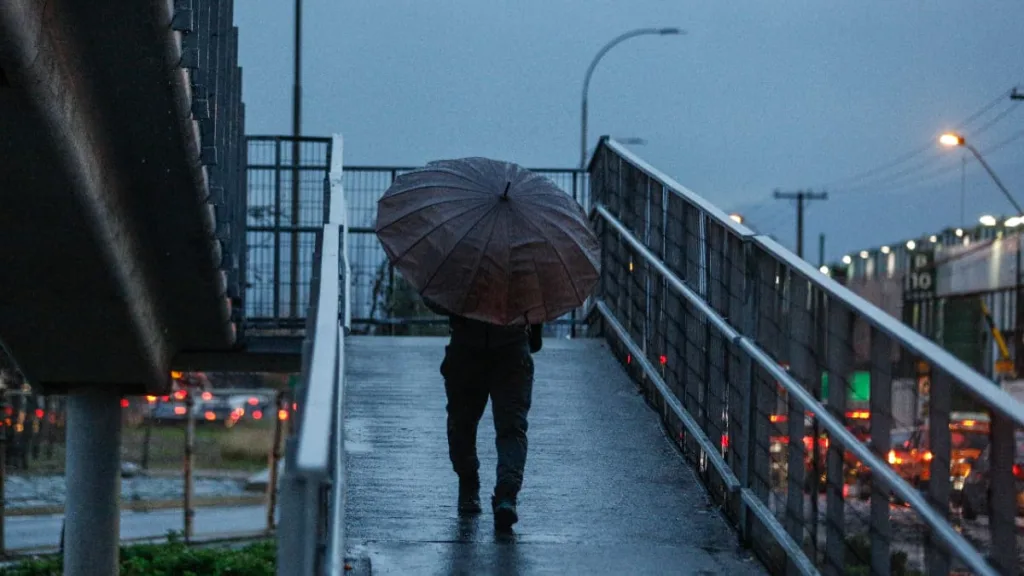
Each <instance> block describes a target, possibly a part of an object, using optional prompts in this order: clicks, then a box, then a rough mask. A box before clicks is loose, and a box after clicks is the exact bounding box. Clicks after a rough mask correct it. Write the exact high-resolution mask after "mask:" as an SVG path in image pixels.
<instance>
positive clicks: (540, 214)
mask: <svg viewBox="0 0 1024 576" xmlns="http://www.w3.org/2000/svg"><path fill="white" fill-rule="evenodd" d="M538 212H539V217H540V218H543V219H544V220H547V221H548V222H549V223H551V224H553V225H555V226H556V228H558V229H561V228H562V227H561V226H559V225H558V223H557V222H555V221H554V220H552V219H551V218H548V217H547V215H546V214H545V213H544V212H543V211H538ZM561 214H565V213H564V212H561ZM575 222H576V223H577V224H579V225H580V226H582V227H583V228H584V229H586V230H589V228H587V225H586V224H585V223H583V222H580V221H578V220H576V221H575ZM566 236H567V237H568V238H570V239H571V240H572V243H573V244H575V245H576V246H577V247H578V248H580V252H582V253H583V254H584V256H586V254H587V250H585V249H583V247H582V246H580V243H579V242H577V241H576V239H575V238H573V236H572V235H571V234H566ZM545 238H547V237H546V236H545ZM587 260H590V258H589V257H587ZM576 296H577V297H578V296H579V294H578V293H577V294H576Z"/></svg>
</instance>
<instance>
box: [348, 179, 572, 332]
mask: <svg viewBox="0 0 1024 576" xmlns="http://www.w3.org/2000/svg"><path fill="white" fill-rule="evenodd" d="M415 169H416V168H415V167H408V166H405V167H400V166H351V167H346V168H345V173H344V183H345V192H346V195H347V198H348V204H349V209H348V217H349V222H350V223H351V228H350V229H349V241H350V242H351V248H350V250H351V257H352V315H353V318H352V324H353V329H354V330H357V331H359V332H362V333H370V334H389V335H390V334H446V333H447V328H446V325H447V321H446V320H445V319H444V318H441V317H440V316H437V315H436V314H434V313H433V312H431V311H430V310H428V309H427V308H426V307H425V306H423V305H422V303H421V302H420V301H419V297H418V296H417V295H416V293H415V291H414V290H412V289H411V288H410V287H409V286H408V285H407V284H406V283H405V282H404V281H403V280H402V279H401V277H400V275H396V274H395V270H394V268H392V267H391V265H390V263H389V262H388V260H387V256H386V255H385V254H384V250H383V248H381V245H380V242H379V241H378V240H377V237H376V234H375V226H376V220H377V201H378V200H380V198H381V196H383V195H384V192H385V191H386V190H387V189H388V187H390V186H391V183H392V182H394V180H395V178H396V177H397V176H398V175H400V174H403V173H405V172H408V171H410V170H415ZM534 172H538V173H540V174H543V175H545V176H547V177H548V178H550V179H551V180H552V181H553V182H555V184H557V185H558V186H559V187H560V188H562V189H563V190H565V192H566V193H567V194H571V195H572V197H573V199H575V200H576V201H578V202H580V204H581V205H583V206H584V207H587V206H589V202H590V199H589V186H588V185H587V184H588V182H587V180H588V178H587V174H586V173H585V172H584V171H582V170H576V169H560V168H538V169H534ZM581 328H583V326H582V320H581V316H580V314H579V311H573V312H571V313H569V314H566V315H565V316H564V317H563V318H561V319H559V320H558V321H556V322H553V323H550V324H549V325H547V326H546V328H545V332H546V335H548V336H566V335H571V336H577V335H580V334H581V332H580V331H579V330H580V329H581Z"/></svg>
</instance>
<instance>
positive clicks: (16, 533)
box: [4, 506, 266, 551]
mask: <svg viewBox="0 0 1024 576" xmlns="http://www.w3.org/2000/svg"><path fill="white" fill-rule="evenodd" d="M63 519H64V515H63V514H54V515H49V516H12V517H8V518H6V519H5V521H4V523H5V525H6V526H5V528H6V530H5V532H6V540H7V542H6V549H7V550H8V551H18V550H27V549H35V548H56V547H57V546H59V545H60V529H61V523H62V521H63ZM183 523H184V520H183V512H182V510H181V509H180V508H177V509H167V510H154V511H152V512H135V511H131V510H126V511H123V512H121V539H122V540H129V539H142V538H155V537H163V536H166V535H167V532H169V531H172V530H174V531H178V532H180V531H181V530H182V526H183ZM265 525H266V508H264V507H263V506H237V507H224V508H215V507H211V508H197V509H196V515H195V524H194V526H195V536H196V537H197V538H209V537H212V536H218V535H225V536H230V535H231V533H243V532H255V531H257V530H260V529H262V528H263V527H264V526H265Z"/></svg>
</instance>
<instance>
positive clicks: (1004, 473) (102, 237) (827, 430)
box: [0, 0, 1024, 575]
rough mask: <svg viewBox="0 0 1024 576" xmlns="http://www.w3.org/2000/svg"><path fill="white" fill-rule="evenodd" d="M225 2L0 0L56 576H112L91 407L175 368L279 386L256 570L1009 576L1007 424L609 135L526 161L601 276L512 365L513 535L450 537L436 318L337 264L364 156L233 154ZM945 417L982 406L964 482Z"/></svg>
mask: <svg viewBox="0 0 1024 576" xmlns="http://www.w3.org/2000/svg"><path fill="white" fill-rule="evenodd" d="M231 9H232V2H231V0H191V1H188V0H180V1H176V2H173V3H169V2H155V1H152V0H145V1H142V2H139V3H136V4H135V5H133V7H132V8H131V9H125V8H124V6H123V3H117V2H113V1H111V0H97V1H96V2H91V3H88V4H82V3H75V2H71V1H69V0H51V1H50V2H46V3H39V2H32V1H30V0H10V1H8V2H5V3H3V4H2V5H0V31H2V32H3V34H2V38H3V40H2V41H0V106H2V108H0V112H2V114H0V130H3V134H4V135H5V136H7V137H6V138H4V139H3V140H2V141H0V146H2V147H3V148H2V150H0V152H2V153H0V176H2V177H3V181H4V183H5V184H6V185H5V186H4V187H3V188H2V189H0V194H2V195H3V199H4V200H5V208H6V209H5V210H4V211H3V212H2V214H3V215H2V216H0V240H2V241H3V244H2V246H4V248H3V249H2V250H0V279H2V281H3V286H4V289H5V294H6V295H8V297H7V298H4V299H3V300H2V301H0V338H2V340H3V343H4V346H5V348H6V349H7V350H8V352H9V353H10V355H11V356H12V357H13V358H14V360H15V361H16V362H17V365H18V367H19V368H20V369H21V370H22V371H23V372H24V373H25V374H26V375H27V376H28V377H29V378H30V379H31V380H32V381H33V382H35V383H37V384H40V385H42V386H43V387H44V389H45V390H46V391H47V392H48V393H64V392H67V393H68V394H69V397H70V398H71V401H70V402H69V415H68V418H69V426H70V427H71V428H72V429H73V431H74V432H73V433H72V434H71V435H69V442H68V475H69V477H72V478H75V481H74V482H71V483H70V486H69V492H68V497H67V514H68V515H67V519H68V531H67V535H66V539H65V541H66V542H67V544H68V545H67V548H66V549H65V558H66V559H67V564H66V573H68V574H95V573H112V572H113V571H114V568H113V563H114V562H116V558H117V549H116V534H117V525H118V517H117V512H116V511H117V482H116V478H117V472H116V471H117V461H118V458H119V454H118V450H117V449H116V447H117V446H118V442H119V428H118V426H117V424H116V423H117V422H118V421H119V418H118V414H117V402H116V400H117V398H118V397H119V396H120V395H122V394H140V393H144V392H160V391H163V390H164V389H166V386H167V384H168V380H169V378H168V372H169V370H170V369H172V368H174V369H185V370H192V369H200V368H201V369H208V370H216V369H221V370H239V369H247V370H288V369H291V368H301V371H302V386H301V388H300V390H299V397H298V398H297V405H298V411H297V418H296V421H295V425H294V426H293V427H292V430H293V432H294V434H293V435H292V436H291V437H290V438H289V439H288V440H287V450H286V464H285V473H284V476H283V479H282V485H281V489H280V491H281V494H280V505H279V514H280V518H281V523H280V529H279V530H278V536H277V537H278V544H279V558H280V559H281V561H280V562H279V565H278V571H279V573H280V574H303V575H306V574H321V573H328V574H340V573H342V572H343V571H345V568H346V564H347V565H348V567H349V568H351V569H353V570H364V569H372V570H374V571H376V572H379V573H388V572H393V573H416V572H431V573H433V572H441V573H448V572H456V573H458V572H460V571H462V572H469V573H481V572H482V573H486V572H488V571H489V570H491V571H493V570H494V569H495V567H497V566H505V567H509V569H515V570H516V571H519V572H521V573H540V572H545V571H559V572H571V571H586V572H596V573H600V572H607V571H620V572H633V573H660V572H664V566H665V564H666V563H668V564H669V565H671V566H673V567H675V568H678V569H679V570H681V571H686V570H689V571H693V572H702V573H722V572H737V571H738V572H744V573H746V572H749V573H763V572H771V573H780V574H781V573H801V574H815V573H819V572H822V573H830V574H835V573H847V572H852V573H862V572H868V573H872V574H890V573H912V572H913V571H918V572H924V573H929V574H946V573H950V572H951V571H954V572H970V573H976V574H997V573H1003V574H1010V573H1015V572H1016V571H1017V570H1018V566H1019V565H1020V557H1019V553H1020V550H1021V542H1019V527H1018V526H1017V520H1016V514H1015V512H1016V510H1017V507H1018V502H1019V501H1018V492H1017V489H1016V487H1015V479H1014V474H1015V473H1019V471H1018V472H1015V470H1014V466H1013V464H1014V459H1015V450H1016V446H1015V434H1019V432H1020V430H1021V428H1022V427H1024V407H1022V406H1021V405H1020V404H1019V403H1017V402H1015V401H1013V400H1012V399H1010V398H1009V397H1008V395H1007V394H1006V393H1005V392H1004V391H1002V390H1001V389H1000V388H999V387H998V386H996V385H994V384H993V383H992V382H991V381H990V380H987V379H986V378H984V377H983V376H982V375H980V374H978V373H977V372H975V371H973V370H972V369H970V368H969V367H967V366H965V365H964V364H963V363H961V362H959V361H957V360H956V359H955V358H954V357H953V356H951V355H950V354H949V353H948V352H946V351H944V350H942V349H940V348H939V347H938V346H936V345H935V344H934V343H932V342H930V341H929V340H927V339H925V338H924V337H922V336H920V335H919V334H916V333H915V332H914V331H913V330H911V329H910V328H908V327H907V326H904V325H903V324H901V323H899V322H898V321H896V320H895V319H893V318H891V317H890V316H888V315H886V314H885V313H884V312H883V311H881V310H880V309H878V308H876V307H874V306H872V305H871V304H869V303H868V302H866V301H864V300H863V299H861V298H859V297H857V296H856V295H854V294H852V293H851V292H850V291H848V290H846V289H845V288H843V287H842V286H840V285H838V284H837V283H835V282H834V281H832V280H831V279H830V278H828V277H827V276H825V275H823V274H821V273H820V272H819V271H818V270H817V269H815V268H813V267H811V266H809V265H807V264H806V263H805V262H803V261H801V260H799V259H798V258H796V257H795V256H794V255H793V254H791V253H790V252H788V251H787V250H785V249H784V248H782V247H781V246H779V245H778V244H777V243H775V242H774V241H772V240H771V239H769V238H765V237H762V236H758V235H756V234H754V233H753V232H752V231H750V230H749V229H747V228H745V227H743V226H742V225H739V224H737V223H735V222H733V221H732V220H731V219H729V218H728V216H727V215H726V214H725V213H723V212H722V211H721V210H719V209H718V208H717V207H715V206H714V205H712V204H711V203H709V202H708V201H707V200H705V199H703V198H702V197H701V196H699V195H698V194H696V193H694V192H693V191H691V190H688V189H686V188H685V187H684V186H682V185H681V184H679V183H678V182H676V181H674V180H673V179H671V178H669V177H667V176H666V175H664V174H663V173H661V172H659V171H658V170H657V169H656V168H654V167H652V166H650V165H649V164H647V163H645V162H644V161H643V160H642V159H640V158H638V157H636V156H635V155H633V154H631V153H630V152H629V151H627V150H626V149H625V148H623V147H622V146H621V145H619V144H618V143H616V142H614V141H613V140H609V139H604V140H602V141H601V143H600V145H599V146H598V148H597V151H596V152H595V154H594V156H593V158H592V160H591V162H590V164H589V166H588V168H587V170H585V171H575V170H566V171H558V170H547V171H546V172H548V173H549V174H550V175H551V176H552V177H554V178H560V179H562V180H560V181H561V182H562V183H563V186H564V187H565V188H566V192H567V193H569V194H573V195H574V197H575V198H577V199H578V200H579V201H580V202H581V203H582V204H583V205H584V206H585V207H586V209H587V210H588V212H589V214H590V216H591V219H592V223H593V225H594V227H595V230H596V232H597V233H598V235H599V238H600V240H601V244H602V246H601V248H602V277H601V282H600V286H599V289H598V291H597V293H596V294H595V295H594V297H593V298H592V299H591V300H590V302H588V303H587V305H586V306H584V307H583V308H581V309H580V310H577V311H575V312H573V313H572V314H570V315H567V318H565V319H563V320H564V321H563V322H561V323H560V324H559V325H556V326H555V327H554V328H553V331H552V333H551V334H550V336H552V337H555V336H557V337H559V338H558V339H557V340H556V339H554V338H552V339H550V340H549V342H550V344H549V345H548V346H547V347H546V349H545V350H544V351H542V352H541V353H540V354H539V355H538V356H537V366H538V385H537V392H536V402H537V407H536V411H535V412H534V414H535V416H534V418H533V429H532V430H533V431H532V436H531V438H532V439H535V440H534V441H535V445H534V448H533V450H532V451H531V456H530V458H531V459H530V463H529V464H528V467H529V468H528V471H527V474H528V476H527V487H526V490H525V491H524V494H523V500H522V515H523V521H522V523H521V525H519V526H518V527H517V533H516V534H512V535H509V534H494V533H493V532H492V531H490V529H489V527H488V526H487V524H486V515H485V518H484V519H481V520H479V521H478V522H476V523H472V522H463V521H460V520H458V519H457V518H456V517H455V515H454V507H453V504H452V498H453V496H454V494H453V493H452V492H451V490H449V489H448V488H447V487H449V486H451V482H452V475H451V474H450V473H448V471H447V468H446V466H445V465H442V464H443V462H444V460H445V458H444V455H443V453H441V452H443V434H444V431H443V427H442V426H439V422H440V417H441V415H440V410H439V404H438V402H439V397H440V394H439V393H438V392H437V389H438V387H439V386H440V377H439V375H438V374H437V373H436V371H435V370H434V369H433V368H432V367H436V365H437V363H439V361H440V357H441V352H442V350H443V345H444V340H443V339H442V338H439V337H437V336H429V335H423V336H414V337H410V338H403V337H400V336H397V335H395V334H399V333H403V332H404V333H412V332H416V331H421V332H429V330H427V329H426V328H421V329H417V330H412V327H413V326H421V327H428V326H435V327H436V326H437V323H436V322H437V321H436V318H431V317H429V316H416V317H413V316H410V315H408V314H406V315H405V316H403V315H402V314H404V313H401V312H400V311H401V309H402V308H401V307H400V306H397V305H396V300H395V298H394V296H395V294H396V293H397V294H400V293H401V290H400V279H399V278H394V276H393V275H392V274H390V272H389V270H388V269H387V267H386V266H384V267H383V268H381V267H380V266H379V265H373V264H372V263H371V264H369V265H368V266H369V267H366V268H360V266H362V264H360V263H359V262H353V259H352V257H353V254H354V250H353V249H354V248H355V247H356V245H357V244H359V243H362V245H363V246H364V248H363V249H361V250H364V251H365V252H367V253H372V251H373V248H372V242H371V241H370V240H372V239H371V238H370V237H369V235H368V231H367V230H365V225H363V224H360V223H359V222H360V218H365V217H366V214H367V213H370V214H372V209H373V205H374V202H375V198H374V196H373V195H374V194H378V195H379V194H380V193H381V192H383V189H384V187H386V181H384V180H380V181H378V182H379V184H375V185H372V186H365V187H363V186H361V185H357V184H356V182H355V181H353V180H352V179H353V178H362V177H365V176H366V174H367V173H368V172H371V171H370V170H367V169H359V168H358V167H354V168H346V167H345V166H344V164H343V162H342V152H343V151H342V150H341V146H340V144H341V141H340V138H335V139H327V138H315V139H298V140H295V139H287V138H280V137H263V138H250V139H249V140H248V141H246V140H245V139H244V105H243V104H242V102H241V94H240V89H239V87H240V75H241V71H240V70H239V68H238V66H237V53H236V52H237V30H236V29H235V28H234V27H232V26H231V21H232V15H231ZM128 46H130V47H131V49H126V47H128ZM261 142H262V144H260V143H261ZM259 146H264V147H265V149H266V151H267V153H268V156H267V158H265V159H261V158H259V157H257V156H258V155H256V154H253V153H252V152H253V147H259ZM402 169H403V168H389V169H385V170H374V171H372V172H373V173H374V174H376V175H377V177H384V178H386V174H387V173H391V174H393V173H395V172H397V171H401V170H402ZM264 173H265V174H273V175H274V176H273V180H271V181H270V183H269V184H268V186H269V189H270V190H272V193H269V194H267V195H266V196H265V197H258V195H259V194H260V193H261V192H259V190H260V189H261V188H260V186H259V185H258V183H257V179H258V176H259V174H264ZM264 191H265V189H264ZM360 194H361V195H362V196H361V197H359V196H358V195H360ZM310 202H312V204H310ZM367 211H369V212H367ZM368 258H371V259H372V254H371V255H370V256H368ZM371 269H372V270H374V273H373V279H372V281H370V282H367V281H366V280H367V278H369V276H368V275H366V273H367V272H368V271H369V270H371ZM378 270H379V271H380V274H378V273H377V271H378ZM357 273H359V274H364V276H360V277H359V278H360V280H359V281H360V282H363V283H362V284H359V283H358V282H357V277H356V276H357ZM378 280H379V281H378ZM360 295H363V296H360ZM359 298H363V299H362V300H360V299H359ZM381 302H383V303H385V304H387V306H386V307H384V308H375V306H378V305H379V304H380V303H381ZM406 304H408V302H406ZM413 308H415V307H413ZM378 310H386V313H378ZM435 333H436V332H435ZM864 376H866V377H867V380H868V382H869V384H868V386H867V392H866V393H864V394H863V395H862V396H860V394H861V393H862V392H863V390H862V388H863V386H862V385H861V384H860V382H861V381H862V380H863V377H864ZM908 382H909V383H910V384H911V385H912V387H913V388H914V389H915V390H917V392H916V393H915V394H914V397H915V398H916V402H915V404H914V406H912V408H911V410H910V411H909V413H910V414H911V416H910V417H909V420H908V416H907V413H908V412H907V411H906V410H903V409H901V407H900V406H899V400H900V399H901V398H903V396H902V395H901V394H900V391H903V390H906V389H907V383H908ZM854 402H862V403H867V406H868V409H867V410H861V409H860V408H859V407H858V409H856V410H853V412H855V413H860V414H862V415H863V413H867V414H869V416H870V428H869V429H867V430H865V429H864V427H863V426H861V427H858V426H855V425H854V424H856V423H855V422H851V420H850V419H851V418H854V419H857V418H863V416H856V415H851V410H850V408H853V407H854V404H853V403H854ZM963 402H970V403H973V405H974V406H976V407H979V408H980V409H981V410H982V411H984V412H985V413H986V418H988V419H990V421H991V426H990V429H991V432H990V435H989V436H990V442H989V449H988V450H987V451H986V452H985V456H984V457H983V458H978V459H977V460H975V461H973V462H970V463H968V462H962V461H961V460H962V458H961V457H960V454H961V452H962V450H960V446H959V444H958V442H959V441H960V439H959V437H958V436H957V435H956V434H954V433H953V432H951V429H950V426H949V424H950V412H951V409H952V408H953V407H954V405H955V404H959V403H963ZM908 426H909V427H913V428H915V429H916V430H918V431H919V432H920V433H922V434H923V442H924V444H922V445H927V448H926V455H927V457H925V455H924V454H925V452H922V455H921V458H920V461H919V462H920V467H919V469H917V470H916V472H915V474H916V476H912V477H908V476H906V475H905V474H904V468H900V467H898V466H895V465H892V466H891V465H890V462H893V463H895V458H894V457H893V456H892V454H891V448H893V447H894V442H895V441H896V439H897V438H898V437H899V435H900V434H901V433H902V432H903V428H904V427H908ZM986 458H987V459H986ZM967 464H970V465H971V468H972V469H973V470H974V471H975V472H977V473H976V474H974V475H973V476H968V477H967V480H966V481H964V479H963V478H961V477H958V476H956V474H954V473H953V472H952V470H954V468H955V469H956V470H961V469H963V467H964V466H965V465H967ZM485 465H486V461H485ZM924 477H928V482H927V483H924V482H922V480H924ZM485 478H486V476H485ZM975 480H977V482H975ZM962 481H963V483H962ZM961 483H962V485H961ZM968 492H970V493H971V494H974V495H975V496H977V495H981V496H982V497H983V500H982V501H978V502H976V503H975V504H974V506H975V507H976V509H975V512H981V516H983V517H984V518H983V520H980V521H969V520H967V518H966V517H967V515H966V514H963V508H964V506H965V504H964V502H965V501H966V500H964V499H966V498H967V494H968ZM894 502H895V503H901V504H894Z"/></svg>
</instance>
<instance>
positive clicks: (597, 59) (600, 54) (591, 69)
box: [580, 28, 686, 168]
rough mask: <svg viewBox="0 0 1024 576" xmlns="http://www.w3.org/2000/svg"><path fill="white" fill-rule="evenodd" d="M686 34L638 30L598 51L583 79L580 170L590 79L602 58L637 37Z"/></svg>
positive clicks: (584, 159) (672, 30) (583, 160)
mask: <svg viewBox="0 0 1024 576" xmlns="http://www.w3.org/2000/svg"><path fill="white" fill-rule="evenodd" d="M685 33H686V32H685V31H683V30H680V29H679V28H637V29H636V30H631V31H629V32H626V33H625V34H621V35H619V36H617V37H615V38H613V39H612V41H611V42H609V43H607V44H605V45H604V47H603V48H601V49H600V50H598V52H597V54H596V55H595V56H594V59H593V60H592V61H591V62H590V66H589V67H588V68H587V74H586V76H584V77H583V102H582V106H581V114H580V168H586V167H587V92H588V91H589V90H590V77H591V76H592V75H593V74H594V68H595V67H597V63H598V62H600V61H601V58H603V57H604V55H605V54H607V53H608V51H609V50H611V49H612V48H614V47H615V46H616V45H617V44H619V43H621V42H624V41H626V40H629V39H630V38H635V37H637V36H678V35H682V34H685Z"/></svg>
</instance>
